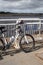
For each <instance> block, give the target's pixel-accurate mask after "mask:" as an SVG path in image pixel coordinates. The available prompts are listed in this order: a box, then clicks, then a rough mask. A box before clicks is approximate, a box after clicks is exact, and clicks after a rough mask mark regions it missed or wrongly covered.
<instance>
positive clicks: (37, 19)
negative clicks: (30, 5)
mask: <svg viewBox="0 0 43 65" xmlns="http://www.w3.org/2000/svg"><path fill="white" fill-rule="evenodd" d="M16 20H30V21H40V20H41V21H43V19H40V18H19V19H0V21H16Z"/></svg>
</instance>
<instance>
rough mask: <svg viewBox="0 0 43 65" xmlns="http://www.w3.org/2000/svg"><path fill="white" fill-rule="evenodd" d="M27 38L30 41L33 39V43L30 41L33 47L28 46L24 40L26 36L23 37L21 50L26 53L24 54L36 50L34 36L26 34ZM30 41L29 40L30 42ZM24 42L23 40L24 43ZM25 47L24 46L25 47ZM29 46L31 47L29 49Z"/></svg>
mask: <svg viewBox="0 0 43 65" xmlns="http://www.w3.org/2000/svg"><path fill="white" fill-rule="evenodd" d="M25 35H26V36H27V37H29V39H31V41H29V43H30V44H31V47H30V46H29V45H30V44H27V43H26V42H25V41H24V40H23V38H24V36H22V37H21V39H20V43H19V44H20V48H21V49H22V50H23V51H24V52H26V53H27V52H29V51H31V50H32V49H34V48H35V40H34V38H33V36H32V35H30V34H25ZM29 39H28V40H29ZM22 40H23V42H22ZM23 45H24V46H23ZM28 46H29V47H28Z"/></svg>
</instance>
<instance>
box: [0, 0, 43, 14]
mask: <svg viewBox="0 0 43 65" xmlns="http://www.w3.org/2000/svg"><path fill="white" fill-rule="evenodd" d="M0 11H5V12H14V13H43V0H0Z"/></svg>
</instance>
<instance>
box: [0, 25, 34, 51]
mask: <svg viewBox="0 0 43 65" xmlns="http://www.w3.org/2000/svg"><path fill="white" fill-rule="evenodd" d="M15 29H16V28H15ZM18 29H19V35H18V37H17V39H18V38H20V41H19V46H20V48H21V49H22V50H23V51H24V52H29V51H31V50H32V49H33V48H35V40H34V37H33V36H32V35H30V34H24V32H23V31H22V29H21V28H20V26H19V27H18ZM0 32H1V36H0V45H2V50H6V49H9V48H10V47H11V46H12V43H13V42H14V41H15V38H12V37H11V40H10V42H8V41H7V40H6V38H5V35H4V33H5V32H7V30H5V26H2V27H0Z"/></svg>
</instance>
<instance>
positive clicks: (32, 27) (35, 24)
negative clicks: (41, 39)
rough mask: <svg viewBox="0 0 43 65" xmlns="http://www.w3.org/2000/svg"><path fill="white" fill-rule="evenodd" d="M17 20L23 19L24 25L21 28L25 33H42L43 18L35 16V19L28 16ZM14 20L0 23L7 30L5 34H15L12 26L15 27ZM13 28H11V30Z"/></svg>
mask: <svg viewBox="0 0 43 65" xmlns="http://www.w3.org/2000/svg"><path fill="white" fill-rule="evenodd" d="M18 20H23V21H24V23H25V24H24V25H23V26H24V27H23V26H22V29H23V28H24V29H23V30H24V32H25V33H29V34H37V33H38V34H39V35H40V34H41V32H42V33H43V19H39V18H37V19H36V18H35V19H30V18H28V19H27V18H25V19H23V18H21V19H18ZM0 21H11V22H12V21H17V19H0ZM15 24H16V23H15V22H14V23H7V24H0V26H6V29H7V30H8V31H7V32H5V36H6V37H7V36H12V35H15V34H16V33H15V30H14V29H13V28H15ZM11 29H13V30H11Z"/></svg>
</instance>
